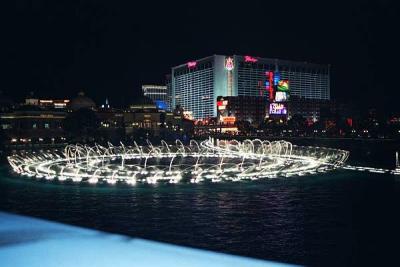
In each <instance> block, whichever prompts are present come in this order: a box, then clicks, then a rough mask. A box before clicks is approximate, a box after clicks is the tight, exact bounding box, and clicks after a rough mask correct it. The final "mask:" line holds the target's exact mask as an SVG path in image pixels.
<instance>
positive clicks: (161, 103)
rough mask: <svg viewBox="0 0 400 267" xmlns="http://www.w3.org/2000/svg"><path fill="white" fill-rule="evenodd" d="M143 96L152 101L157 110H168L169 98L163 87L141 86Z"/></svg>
mask: <svg viewBox="0 0 400 267" xmlns="http://www.w3.org/2000/svg"><path fill="white" fill-rule="evenodd" d="M142 91H143V95H144V96H146V97H148V98H150V99H151V100H153V102H154V104H156V106H157V107H158V108H159V109H164V110H167V109H168V110H169V109H170V105H169V98H168V92H167V86H165V85H148V84H146V85H142Z"/></svg>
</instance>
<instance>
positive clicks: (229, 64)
mask: <svg viewBox="0 0 400 267" xmlns="http://www.w3.org/2000/svg"><path fill="white" fill-rule="evenodd" d="M234 67H235V66H234V64H233V58H231V57H227V58H226V59H225V69H226V70H228V71H231V70H233V68H234Z"/></svg>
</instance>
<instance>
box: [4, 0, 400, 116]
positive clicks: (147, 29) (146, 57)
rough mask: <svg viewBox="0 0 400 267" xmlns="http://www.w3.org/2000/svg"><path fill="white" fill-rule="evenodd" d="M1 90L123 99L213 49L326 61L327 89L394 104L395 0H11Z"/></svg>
mask: <svg viewBox="0 0 400 267" xmlns="http://www.w3.org/2000/svg"><path fill="white" fill-rule="evenodd" d="M14 3H15V4H12V6H10V7H7V8H5V9H3V12H4V11H5V12H4V14H2V20H3V21H2V27H3V28H4V30H2V38H1V42H2V46H3V45H5V46H3V48H2V49H1V51H2V53H4V57H1V58H3V59H4V60H1V64H2V65H3V66H2V67H3V68H2V69H3V71H2V72H3V74H5V75H4V76H3V77H2V78H1V79H0V82H1V86H0V90H2V91H3V92H4V93H5V94H7V95H10V96H15V97H24V96H25V95H26V94H27V93H28V92H29V91H34V92H35V93H36V94H37V95H39V96H51V97H72V96H74V95H76V93H77V92H78V91H79V90H84V91H85V92H86V94H87V95H89V96H91V97H92V98H94V99H95V100H96V101H97V102H100V101H102V100H103V99H104V98H105V97H107V96H108V97H109V99H110V101H111V104H114V105H118V104H121V103H124V104H127V103H129V101H130V100H131V99H133V98H134V96H135V95H137V94H139V93H140V86H141V84H142V83H163V82H164V76H165V74H166V73H168V72H169V71H170V67H171V66H174V65H177V64H181V63H184V62H186V61H188V60H191V59H196V58H200V57H204V56H208V55H211V54H249V55H253V56H261V57H272V58H282V59H292V60H301V61H309V62H316V63H329V64H331V66H332V67H331V68H332V69H331V70H332V76H331V78H332V90H331V92H332V96H333V97H334V98H339V99H340V98H347V99H351V100H352V101H354V103H361V104H363V105H364V106H369V105H371V106H378V107H386V108H388V107H391V108H392V109H400V108H397V107H395V103H396V97H399V96H400V93H399V88H398V85H397V83H396V82H394V79H396V78H397V77H396V75H397V71H395V70H396V68H398V67H397V65H398V64H397V63H396V60H395V58H396V56H395V51H396V50H397V49H398V45H399V43H398V41H397V38H398V37H397V35H398V32H399V29H398V25H399V24H398V23H397V18H396V17H397V16H398V15H399V9H398V8H397V5H396V1H383V0H382V1H376V2H369V1H357V2H352V1H343V2H342V1H329V3H328V1H251V0H249V1H233V0H232V1H217V0H214V1H212V2H211V1H210V2H207V1H189V0H187V1H179V2H172V1H162V2H160V3H158V2H153V1H141V2H140V1H133V0H132V1H125V2H119V1H102V0H93V1H83V0H81V1H41V0H36V1H24V0H20V1H14Z"/></svg>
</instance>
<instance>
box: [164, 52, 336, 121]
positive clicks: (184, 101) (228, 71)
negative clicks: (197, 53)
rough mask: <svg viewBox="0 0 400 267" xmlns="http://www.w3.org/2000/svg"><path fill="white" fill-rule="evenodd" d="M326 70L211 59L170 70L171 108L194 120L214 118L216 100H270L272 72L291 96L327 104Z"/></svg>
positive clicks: (246, 58) (251, 60)
mask: <svg viewBox="0 0 400 267" xmlns="http://www.w3.org/2000/svg"><path fill="white" fill-rule="evenodd" d="M329 68H330V67H329V65H320V64H313V63H307V62H295V61H288V60H280V59H270V58H260V57H252V56H239V55H233V56H224V55H213V56H210V57H206V58H202V59H199V60H193V61H189V62H187V63H185V64H181V65H179V66H176V67H173V68H172V70H171V96H172V99H171V104H172V106H176V105H181V106H182V107H183V109H184V110H185V111H186V112H188V113H191V115H192V117H193V118H195V119H203V118H207V117H216V116H217V109H216V107H217V105H216V101H217V97H218V96H266V97H268V98H271V99H272V96H270V95H271V94H273V91H271V90H270V89H269V88H270V86H269V84H270V82H271V80H270V76H269V74H270V73H271V72H273V73H274V74H278V78H279V79H282V80H288V82H289V84H290V95H293V96H297V97H300V98H306V99H321V100H330V77H329ZM275 78H277V77H276V75H275ZM266 104H267V103H266Z"/></svg>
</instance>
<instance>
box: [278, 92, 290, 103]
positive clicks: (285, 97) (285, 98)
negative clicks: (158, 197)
mask: <svg viewBox="0 0 400 267" xmlns="http://www.w3.org/2000/svg"><path fill="white" fill-rule="evenodd" d="M288 99H289V95H288V94H287V93H286V92H280V91H278V92H276V93H275V102H285V101H288Z"/></svg>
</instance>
